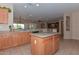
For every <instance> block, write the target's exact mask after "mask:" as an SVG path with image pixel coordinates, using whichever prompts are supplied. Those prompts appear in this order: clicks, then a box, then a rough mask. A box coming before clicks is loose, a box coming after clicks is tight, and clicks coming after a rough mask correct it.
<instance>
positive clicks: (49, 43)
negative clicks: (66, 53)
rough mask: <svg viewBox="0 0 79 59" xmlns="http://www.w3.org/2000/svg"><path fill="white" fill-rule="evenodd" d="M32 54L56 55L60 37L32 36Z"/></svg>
mask: <svg viewBox="0 0 79 59" xmlns="http://www.w3.org/2000/svg"><path fill="white" fill-rule="evenodd" d="M31 47H32V48H31V52H32V54H33V55H48V54H54V53H55V52H56V51H57V50H58V48H59V35H55V36H49V37H46V38H40V37H36V36H33V35H32V36H31Z"/></svg>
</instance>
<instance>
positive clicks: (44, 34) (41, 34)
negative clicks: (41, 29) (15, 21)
mask: <svg viewBox="0 0 79 59" xmlns="http://www.w3.org/2000/svg"><path fill="white" fill-rule="evenodd" d="M56 34H59V33H49V32H48V33H32V35H34V36H37V37H42V38H44V37H48V36H52V35H56Z"/></svg>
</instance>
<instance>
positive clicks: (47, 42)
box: [44, 37, 51, 54]
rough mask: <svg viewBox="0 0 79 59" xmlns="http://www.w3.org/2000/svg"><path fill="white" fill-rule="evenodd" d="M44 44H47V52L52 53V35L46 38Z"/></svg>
mask: <svg viewBox="0 0 79 59" xmlns="http://www.w3.org/2000/svg"><path fill="white" fill-rule="evenodd" d="M44 44H45V54H50V53H51V37H48V38H45V40H44Z"/></svg>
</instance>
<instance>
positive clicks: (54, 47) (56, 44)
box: [52, 35, 59, 53]
mask: <svg viewBox="0 0 79 59" xmlns="http://www.w3.org/2000/svg"><path fill="white" fill-rule="evenodd" d="M58 48H59V37H58V36H57V35H54V36H52V52H53V53H54V52H56V51H57V50H58Z"/></svg>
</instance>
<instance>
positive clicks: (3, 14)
mask: <svg viewBox="0 0 79 59" xmlns="http://www.w3.org/2000/svg"><path fill="white" fill-rule="evenodd" d="M0 23H1V24H6V23H8V9H1V8H0Z"/></svg>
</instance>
